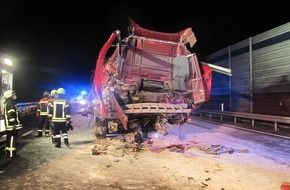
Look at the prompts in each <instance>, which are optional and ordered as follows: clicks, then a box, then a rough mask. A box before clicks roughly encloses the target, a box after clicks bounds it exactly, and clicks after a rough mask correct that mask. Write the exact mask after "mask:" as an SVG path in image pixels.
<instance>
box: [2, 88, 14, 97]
mask: <svg viewBox="0 0 290 190" xmlns="http://www.w3.org/2000/svg"><path fill="white" fill-rule="evenodd" d="M14 94H15V91H14V90H7V91H5V92H4V95H3V98H4V99H7V98H10V97H11V96H13V95H14Z"/></svg>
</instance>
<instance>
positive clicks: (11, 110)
mask: <svg viewBox="0 0 290 190" xmlns="http://www.w3.org/2000/svg"><path fill="white" fill-rule="evenodd" d="M12 112H14V113H15V110H14V109H10V110H8V112H7V113H12Z"/></svg>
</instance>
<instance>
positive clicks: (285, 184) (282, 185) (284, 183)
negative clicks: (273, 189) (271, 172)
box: [280, 182, 290, 190]
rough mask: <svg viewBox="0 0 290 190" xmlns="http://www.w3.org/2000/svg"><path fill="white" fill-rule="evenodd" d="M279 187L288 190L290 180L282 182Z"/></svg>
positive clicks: (289, 188)
mask: <svg viewBox="0 0 290 190" xmlns="http://www.w3.org/2000/svg"><path fill="white" fill-rule="evenodd" d="M280 189H281V190H290V182H282V184H281V186H280Z"/></svg>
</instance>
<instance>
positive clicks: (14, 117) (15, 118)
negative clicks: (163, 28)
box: [3, 90, 22, 158]
mask: <svg viewBox="0 0 290 190" xmlns="http://www.w3.org/2000/svg"><path fill="white" fill-rule="evenodd" d="M3 97H4V99H5V101H4V124H5V129H6V147H5V153H6V155H7V157H8V158H14V157H15V156H17V155H16V140H17V130H18V129H19V128H22V125H21V123H20V121H19V113H18V109H17V107H16V104H17V102H16V99H17V96H16V93H15V91H14V90H7V91H5V92H4V96H3Z"/></svg>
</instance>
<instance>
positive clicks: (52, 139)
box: [51, 135, 56, 144]
mask: <svg viewBox="0 0 290 190" xmlns="http://www.w3.org/2000/svg"><path fill="white" fill-rule="evenodd" d="M51 142H52V144H55V143H56V142H55V138H53V135H51Z"/></svg>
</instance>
